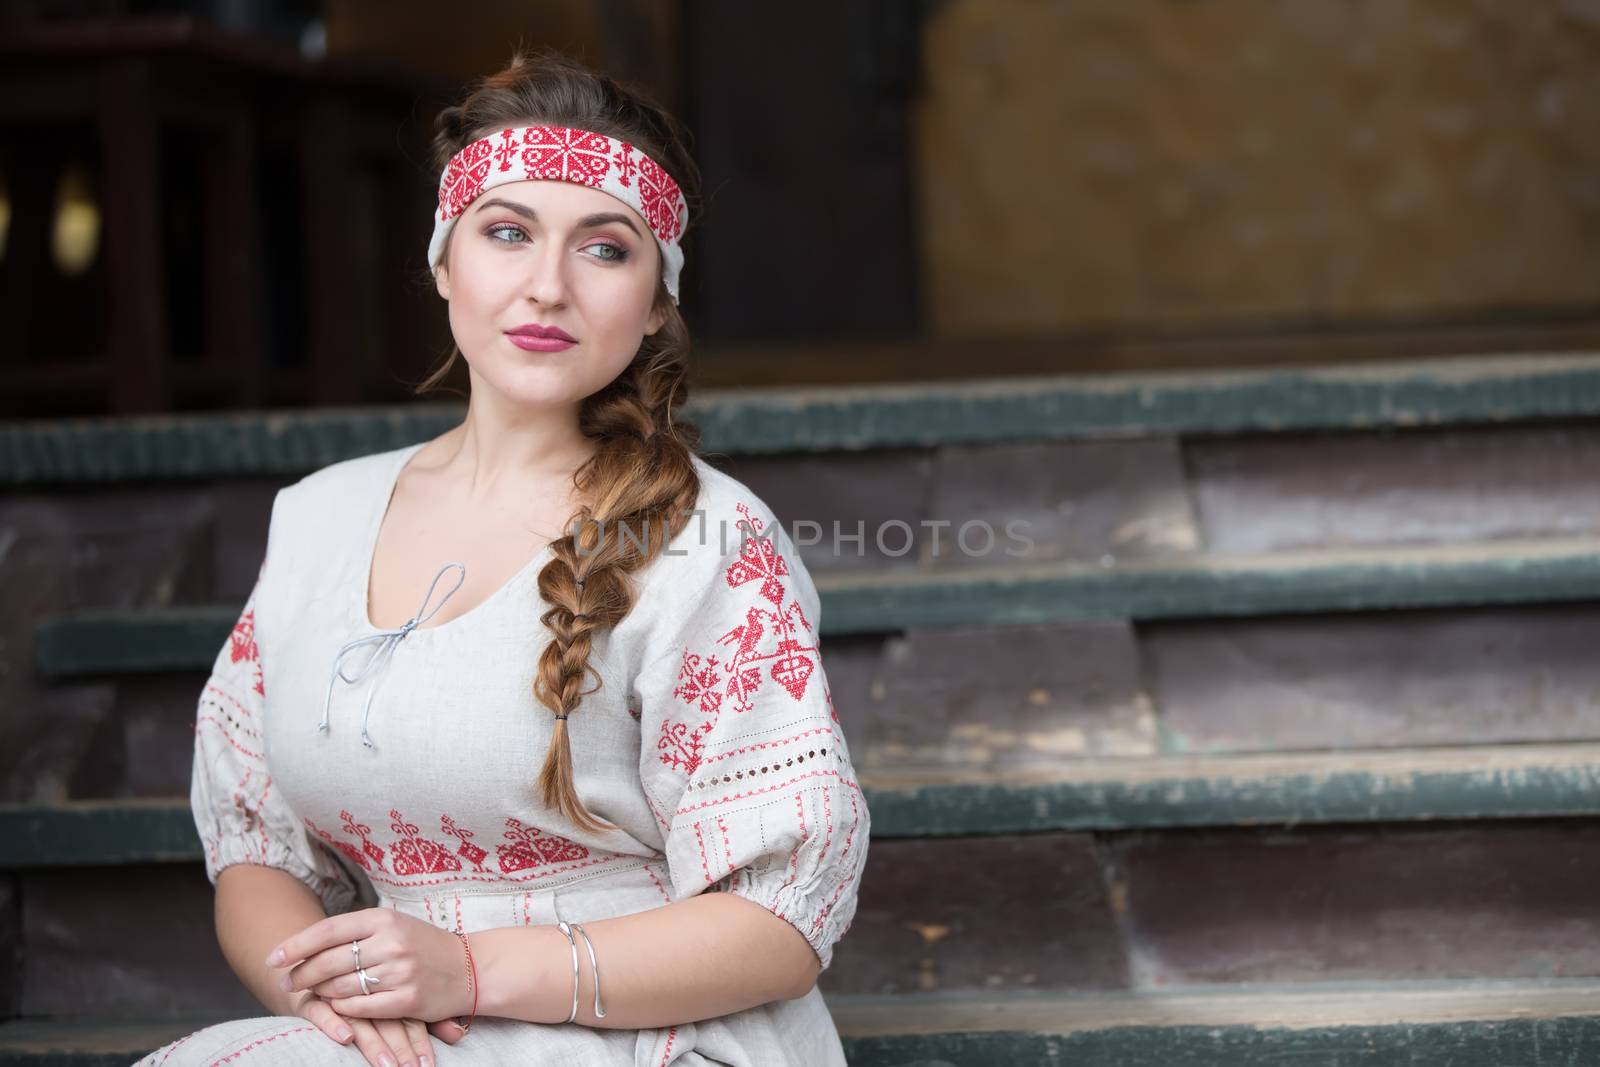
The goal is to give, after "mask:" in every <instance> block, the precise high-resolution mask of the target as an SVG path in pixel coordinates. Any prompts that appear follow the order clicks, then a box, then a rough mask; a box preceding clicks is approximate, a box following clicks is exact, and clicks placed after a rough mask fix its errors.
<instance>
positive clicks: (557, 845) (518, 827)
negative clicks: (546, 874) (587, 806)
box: [495, 819, 589, 874]
mask: <svg viewBox="0 0 1600 1067" xmlns="http://www.w3.org/2000/svg"><path fill="white" fill-rule="evenodd" d="M504 836H505V838H506V839H507V840H508V841H509V842H510V843H509V844H505V845H496V846H495V855H496V856H498V857H499V860H500V869H501V870H502V871H504V872H505V873H507V874H510V873H512V872H513V871H526V870H530V869H532V868H534V867H542V866H544V865H546V864H550V863H570V862H573V861H575V860H581V859H585V858H587V857H588V855H589V850H588V849H587V848H584V847H583V846H582V845H580V844H578V843H576V842H574V841H568V840H567V839H566V838H564V837H562V836H561V835H559V834H547V833H545V832H544V831H543V830H540V829H539V828H538V827H536V826H525V825H523V823H522V820H520V819H507V820H506V832H505V834H504Z"/></svg>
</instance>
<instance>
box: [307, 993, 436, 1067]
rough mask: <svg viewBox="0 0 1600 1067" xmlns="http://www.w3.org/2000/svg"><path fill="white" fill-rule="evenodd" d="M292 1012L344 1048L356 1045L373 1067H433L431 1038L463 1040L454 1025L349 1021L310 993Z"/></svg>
mask: <svg viewBox="0 0 1600 1067" xmlns="http://www.w3.org/2000/svg"><path fill="white" fill-rule="evenodd" d="M293 1011H294V1014H296V1015H298V1016H300V1018H302V1019H305V1020H307V1021H308V1022H310V1023H312V1024H314V1025H315V1026H316V1027H317V1029H319V1030H321V1031H322V1032H323V1033H325V1034H327V1035H328V1036H329V1037H331V1038H333V1040H335V1041H337V1042H338V1043H339V1044H341V1045H345V1044H349V1043H350V1042H351V1041H354V1042H355V1045H356V1048H358V1049H359V1050H360V1051H361V1054H362V1055H363V1056H365V1057H366V1058H367V1062H368V1063H369V1064H371V1065H372V1067H402V1065H406V1064H420V1065H423V1067H432V1064H433V1062H434V1057H433V1046H432V1045H431V1044H430V1043H429V1041H428V1034H430V1033H432V1034H433V1036H434V1037H437V1038H438V1039H439V1040H440V1041H443V1042H444V1043H445V1044H447V1045H454V1044H455V1043H456V1042H457V1041H460V1040H461V1027H460V1026H458V1025H456V1024H455V1023H454V1022H442V1023H432V1024H429V1025H427V1026H424V1024H423V1023H422V1021H421V1020H418V1019H399V1020H394V1019H382V1020H377V1021H374V1020H369V1019H350V1020H346V1019H345V1018H344V1017H343V1016H341V1015H340V1014H339V1013H338V1012H336V1011H334V1010H333V1006H332V1005H331V1004H329V1003H328V1002H327V1001H325V1000H323V999H322V998H321V997H319V996H316V995H314V994H311V993H302V994H300V995H299V999H298V1000H297V1002H296V1004H295V1007H294V1009H293Z"/></svg>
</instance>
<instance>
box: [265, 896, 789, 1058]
mask: <svg viewBox="0 0 1600 1067" xmlns="http://www.w3.org/2000/svg"><path fill="white" fill-rule="evenodd" d="M582 925H583V930H584V932H585V933H587V934H588V935H589V939H590V940H591V941H592V942H593V943H594V952H595V956H596V958H597V959H598V961H599V963H600V995H601V1001H602V1003H601V1007H603V1008H604V1009H605V1012H606V1017H605V1018H604V1019H598V1018H596V1017H595V1014H594V983H593V977H592V975H591V973H590V970H591V969H590V966H589V954H588V950H587V949H586V947H585V946H584V943H583V938H582V937H581V936H579V937H577V942H578V960H579V968H578V973H579V975H580V976H581V982H580V987H579V990H578V1018H577V1021H578V1022H579V1023H582V1024H584V1025H587V1026H595V1027H607V1028H616V1029H646V1028H652V1027H658V1026H672V1025H675V1024H679V1023H688V1022H694V1021H696V1020H699V1019H710V1018H715V1017H717V1016H721V1015H728V1014H730V1013H732V1012H736V1011H743V1010H745V1009H746V1008H754V1007H758V1006H760V1005H762V1004H768V1003H771V1002H772V1001H775V1000H789V999H793V998H796V997H800V996H804V995H805V994H806V993H807V992H809V991H810V989H811V987H812V986H813V985H815V983H816V979H817V974H818V972H819V971H820V969H821V965H820V961H819V960H818V958H817V954H816V953H815V952H814V951H813V950H812V948H811V946H810V944H808V943H807V942H806V939H805V938H804V937H803V936H801V934H800V931H798V930H797V929H795V928H794V927H793V926H791V925H790V924H789V923H788V922H786V921H784V920H783V919H780V918H778V917H777V916H776V915H773V914H772V913H771V912H769V911H767V910H766V909H765V908H763V907H761V906H760V905H759V904H755V903H753V902H751V901H749V900H746V899H744V898H743V897H739V896H736V895H734V894H732V893H720V892H717V893H703V894H701V895H699V896H695V897H690V898H688V899H687V900H680V901H677V902H676V903H673V904H667V905H664V906H662V907H659V908H652V909H651V910H649V911H644V912H640V913H638V914H636V915H625V916H622V917H620V918H616V919H602V920H598V921H596V922H592V923H584V924H582ZM262 951H263V952H265V951H266V946H265V944H264V943H263V948H262ZM472 954H473V958H474V960H475V961H476V963H477V967H478V984H479V1003H478V1013H479V1014H480V1015H497V1016H502V1017H506V1018H512V1019H524V1020H528V1021H530V1022H541V1023H559V1022H564V1021H566V1019H567V1016H568V1015H569V1014H570V1013H571V1010H572V948H571V946H570V945H569V943H568V942H567V939H566V937H565V936H564V935H563V934H562V933H561V931H560V930H558V929H557V928H556V927H554V926H530V927H501V928H498V929H494V930H484V931H482V932H480V933H476V934H473V935H472Z"/></svg>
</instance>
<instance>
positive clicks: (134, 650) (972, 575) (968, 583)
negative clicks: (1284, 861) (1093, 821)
mask: <svg viewBox="0 0 1600 1067" xmlns="http://www.w3.org/2000/svg"><path fill="white" fill-rule="evenodd" d="M816 585H817V589H818V592H819V593H820V595H821V597H822V620H821V626H822V631H823V632H824V633H825V634H851V633H882V632H888V631H895V630H902V629H907V628H913V627H948V626H999V625H1026V624H1030V623H1050V622H1063V621H1073V620H1083V619H1133V620H1156V619H1183V618H1227V617H1234V618H1237V617H1247V616H1262V615H1275V614H1285V613H1293V614H1310V613H1322V612H1352V611H1376V610H1385V611H1387V610H1395V609H1404V608H1424V607H1434V608H1436V607H1474V606H1481V605H1489V604H1525V603H1550V602H1562V601H1580V600H1593V599H1600V541H1597V540H1595V539H1592V538H1581V539H1568V540H1560V541H1519V542H1493V543H1489V544H1483V545H1468V546H1428V547H1420V548H1382V549H1363V550H1359V551H1349V552H1298V553H1278V554H1274V555H1272V556H1257V557H1249V558H1237V557H1233V558H1222V559H1198V558H1197V559H1185V560H1177V561H1158V562H1151V563H1128V564H1123V565H1119V566H1117V567H1113V568H1094V567H1085V566H1083V565H1080V564H1065V565H1063V564H1050V565H1038V564H1034V565H1028V566H1018V567H1014V568H1012V567H1008V568H1004V569H1000V568H988V569H982V570H967V571H959V572H958V571H947V572H943V573H933V572H918V573H890V574H851V575H827V576H819V577H817V578H816ZM238 611H239V609H238V607H237V606H234V605H211V606H197V607H173V608H152V609H147V610H136V611H82V612H74V613H71V614H64V615H61V616H57V617H55V618H47V619H44V620H42V621H40V622H39V623H38V624H37V626H36V627H35V630H34V666H35V669H36V670H37V671H38V672H39V673H40V674H42V675H44V676H46V677H51V678H69V677H77V676H84V675H97V674H112V673H121V672H148V671H171V670H202V669H205V668H206V667H209V666H210V665H211V663H212V661H213V660H214V659H215V658H216V652H217V649H218V648H220V647H221V646H222V642H223V641H224V640H225V639H226V638H227V635H228V632H229V630H230V629H231V628H232V626H233V624H234V622H235V620H236V619H237V616H238Z"/></svg>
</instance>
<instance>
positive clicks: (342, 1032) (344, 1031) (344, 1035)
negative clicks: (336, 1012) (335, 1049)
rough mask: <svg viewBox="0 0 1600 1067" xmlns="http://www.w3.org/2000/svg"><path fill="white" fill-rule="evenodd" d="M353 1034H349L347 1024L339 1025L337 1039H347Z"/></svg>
mask: <svg viewBox="0 0 1600 1067" xmlns="http://www.w3.org/2000/svg"><path fill="white" fill-rule="evenodd" d="M353 1036H354V1035H353V1034H351V1032H350V1028H349V1027H348V1026H341V1027H339V1040H340V1041H349V1040H350V1038H351V1037H353Z"/></svg>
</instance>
